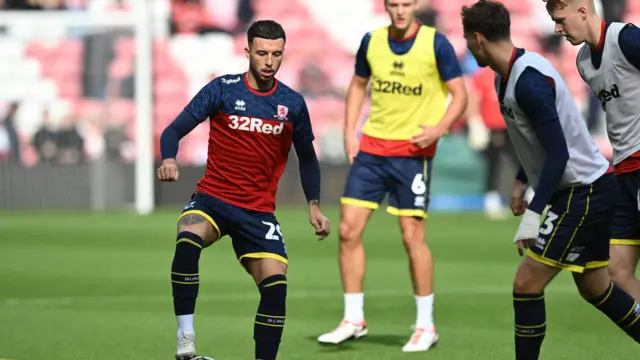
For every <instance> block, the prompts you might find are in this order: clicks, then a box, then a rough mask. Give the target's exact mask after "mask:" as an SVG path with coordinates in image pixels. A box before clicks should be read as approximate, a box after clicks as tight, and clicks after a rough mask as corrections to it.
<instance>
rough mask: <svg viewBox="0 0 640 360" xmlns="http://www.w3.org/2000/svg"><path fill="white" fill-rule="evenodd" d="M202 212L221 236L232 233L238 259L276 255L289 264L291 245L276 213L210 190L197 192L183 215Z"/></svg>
mask: <svg viewBox="0 0 640 360" xmlns="http://www.w3.org/2000/svg"><path fill="white" fill-rule="evenodd" d="M189 214H198V215H201V216H203V217H204V218H205V219H207V220H208V221H209V222H210V223H211V225H213V227H214V228H216V230H218V233H219V234H220V237H219V238H222V237H224V236H226V235H229V236H230V237H231V241H232V243H233V250H234V251H235V253H236V256H237V258H238V260H240V262H241V263H242V259H245V258H251V259H264V258H270V259H276V260H278V261H281V262H283V263H285V264H288V258H287V249H286V246H285V244H284V237H283V236H282V231H281V230H280V224H279V223H278V220H276V217H275V215H274V214H273V213H265V212H258V211H252V210H247V209H243V208H240V207H237V206H234V205H231V204H229V203H226V202H224V201H222V200H220V199H218V198H216V197H213V196H211V195H208V194H203V193H196V194H194V195H193V196H192V197H191V201H189V204H187V206H185V207H184V210H183V211H182V214H180V218H182V217H183V216H185V215H189Z"/></svg>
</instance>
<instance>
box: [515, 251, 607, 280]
mask: <svg viewBox="0 0 640 360" xmlns="http://www.w3.org/2000/svg"><path fill="white" fill-rule="evenodd" d="M527 256H529V257H530V258H532V259H533V260H535V261H537V262H539V263H541V264H545V265H548V266H551V267H554V268H556V269H562V270H568V271H571V272H574V273H579V274H582V273H583V272H584V271H585V269H587V270H588V269H597V268H603V267H606V266H607V265H609V261H608V260H607V261H592V262H588V263H586V264H585V265H584V266H580V265H570V264H563V263H561V262H558V261H555V260H551V259H547V258H545V257H543V256H540V255H538V254H536V253H534V252H532V251H531V250H529V251H527Z"/></svg>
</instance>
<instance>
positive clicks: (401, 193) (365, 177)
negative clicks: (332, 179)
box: [340, 152, 432, 218]
mask: <svg viewBox="0 0 640 360" xmlns="http://www.w3.org/2000/svg"><path fill="white" fill-rule="evenodd" d="M431 165H432V160H431V158H427V157H419V156H378V155H371V154H367V153H363V152H359V153H358V155H357V156H356V158H355V159H354V162H353V166H351V169H350V170H349V176H348V177H347V183H346V185H345V189H344V194H343V196H342V198H341V199H340V202H341V203H342V204H349V205H355V206H360V207H364V208H368V209H372V210H375V209H377V208H378V207H379V206H380V203H381V202H382V200H383V199H384V197H385V195H388V196H389V206H388V207H387V212H389V213H390V214H393V215H396V216H411V217H421V218H426V217H427V210H428V208H429V194H430V189H429V187H430V184H431Z"/></svg>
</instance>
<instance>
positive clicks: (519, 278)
mask: <svg viewBox="0 0 640 360" xmlns="http://www.w3.org/2000/svg"><path fill="white" fill-rule="evenodd" d="M558 272H559V269H555V268H552V267H549V266H547V265H545V264H541V263H539V262H537V261H535V260H533V259H531V258H530V257H526V258H525V259H524V261H522V263H521V264H520V267H519V268H518V272H517V273H516V278H515V280H514V281H513V291H514V292H515V293H518V294H540V293H542V292H544V289H545V288H546V287H547V285H548V284H549V282H551V280H553V278H554V277H555V276H556V275H557V274H558Z"/></svg>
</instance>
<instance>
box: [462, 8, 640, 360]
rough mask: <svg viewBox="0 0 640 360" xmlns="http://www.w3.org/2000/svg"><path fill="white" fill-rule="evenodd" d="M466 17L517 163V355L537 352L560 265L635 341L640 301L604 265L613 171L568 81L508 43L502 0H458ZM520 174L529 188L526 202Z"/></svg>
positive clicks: (524, 359) (526, 359) (639, 333)
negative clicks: (490, 74) (490, 75)
mask: <svg viewBox="0 0 640 360" xmlns="http://www.w3.org/2000/svg"><path fill="white" fill-rule="evenodd" d="M462 24H463V28H464V37H465V39H466V40H467V47H468V48H469V50H470V51H471V53H472V54H473V55H474V57H475V58H476V60H477V62H478V64H479V65H480V66H490V67H491V68H492V69H493V70H494V71H495V72H496V73H497V74H496V91H497V93H498V99H499V101H500V107H501V111H502V114H503V116H504V119H505V122H506V124H507V131H508V132H509V136H510V137H511V140H512V142H513V145H514V148H515V150H516V154H517V156H518V159H519V160H520V163H521V165H522V169H521V171H520V172H519V174H518V178H517V180H516V185H515V188H514V192H513V197H512V200H511V208H512V210H513V213H514V215H518V216H519V215H523V218H522V220H521V223H520V226H519V227H518V230H517V233H516V236H515V238H514V242H516V243H517V244H518V251H519V252H520V254H521V255H522V254H523V252H524V249H528V251H527V253H526V254H527V256H526V257H525V259H524V260H523V261H522V263H521V264H520V267H519V268H518V271H517V274H516V278H515V281H514V284H513V306H514V311H515V348H516V349H515V350H516V351H515V352H516V360H531V359H538V358H539V354H540V347H541V346H542V341H543V339H544V336H545V333H546V323H547V320H546V314H545V300H544V291H545V288H546V287H547V285H548V284H549V283H550V282H551V281H552V280H553V278H554V277H555V276H556V275H557V274H558V273H559V272H560V270H561V269H565V270H569V271H571V272H572V274H573V279H574V281H575V283H576V286H577V288H578V290H579V292H580V294H581V295H582V297H583V298H584V299H585V300H587V301H588V302H590V303H591V304H593V305H594V306H595V307H596V308H597V309H598V310H600V311H602V312H603V313H604V314H606V315H607V316H608V317H609V318H610V319H611V320H612V321H614V322H615V323H616V324H617V325H618V326H619V327H620V328H622V329H624V331H625V332H626V333H627V334H628V335H629V336H631V337H632V338H633V339H635V340H636V341H637V342H640V321H638V320H639V319H640V305H638V304H637V303H636V302H635V301H634V299H633V298H632V297H631V296H630V295H629V294H627V293H626V292H625V291H624V290H623V289H621V288H620V287H618V286H617V285H615V284H614V283H613V282H611V278H610V276H609V272H608V270H607V264H608V260H609V237H610V231H611V221H612V219H613V212H614V207H615V199H614V196H615V191H616V189H615V178H614V176H613V174H612V169H611V167H610V165H609V163H608V161H607V160H606V159H605V158H604V156H602V154H600V152H599V151H598V148H597V146H596V145H595V143H594V142H593V140H592V139H591V137H590V136H589V132H588V130H587V127H586V124H585V122H584V120H583V119H582V117H581V116H580V111H579V110H578V107H577V106H576V104H575V102H574V100H573V98H572V96H571V94H570V92H569V89H568V88H567V86H566V84H565V82H564V81H563V79H562V77H561V76H560V75H559V74H558V72H557V71H556V70H555V69H554V68H553V66H552V65H551V64H550V63H549V62H548V61H547V60H546V59H545V58H543V57H542V56H540V55H538V54H536V53H532V52H528V51H526V50H524V49H519V48H516V47H515V46H514V44H513V42H512V41H511V38H510V24H511V20H510V15H509V11H508V10H507V9H506V8H505V7H504V5H502V4H501V3H499V2H494V1H485V0H481V1H479V2H477V3H475V4H474V5H472V6H469V7H467V6H464V7H463V8H462ZM526 184H528V185H529V186H531V187H532V188H533V189H534V190H535V195H534V197H533V199H532V201H531V203H530V204H528V206H527V204H526V203H525V202H524V200H523V196H524V189H525V187H526ZM547 206H548V210H547V214H546V216H545V218H544V220H543V221H541V220H542V219H541V214H542V212H543V210H544V209H545V207H547ZM541 223H542V224H541Z"/></svg>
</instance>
